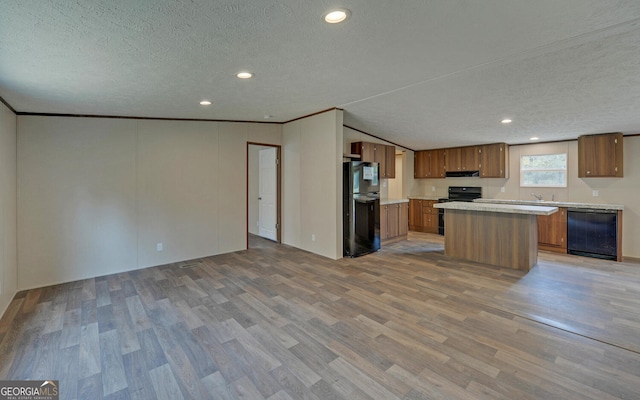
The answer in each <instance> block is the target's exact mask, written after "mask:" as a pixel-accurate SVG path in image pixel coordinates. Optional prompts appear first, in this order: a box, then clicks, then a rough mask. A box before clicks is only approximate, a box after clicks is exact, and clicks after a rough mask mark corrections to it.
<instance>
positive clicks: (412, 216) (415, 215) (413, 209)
mask: <svg viewBox="0 0 640 400" xmlns="http://www.w3.org/2000/svg"><path fill="white" fill-rule="evenodd" d="M409 226H410V227H411V229H415V230H419V228H421V227H422V200H414V199H410V200H409Z"/></svg>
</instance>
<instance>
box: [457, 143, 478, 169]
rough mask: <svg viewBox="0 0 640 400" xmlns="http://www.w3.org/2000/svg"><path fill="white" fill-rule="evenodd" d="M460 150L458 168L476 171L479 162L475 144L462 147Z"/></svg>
mask: <svg viewBox="0 0 640 400" xmlns="http://www.w3.org/2000/svg"><path fill="white" fill-rule="evenodd" d="M460 152H461V157H460V159H461V161H460V169H461V170H462V171H477V170H478V164H479V162H478V148H477V146H466V147H462V148H461V151H460Z"/></svg>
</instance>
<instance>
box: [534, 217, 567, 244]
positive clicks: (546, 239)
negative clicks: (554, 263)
mask: <svg viewBox="0 0 640 400" xmlns="http://www.w3.org/2000/svg"><path fill="white" fill-rule="evenodd" d="M538 249H540V250H547V251H554V252H557V253H566V252H567V209H566V207H559V208H558V212H556V213H553V214H551V215H538Z"/></svg>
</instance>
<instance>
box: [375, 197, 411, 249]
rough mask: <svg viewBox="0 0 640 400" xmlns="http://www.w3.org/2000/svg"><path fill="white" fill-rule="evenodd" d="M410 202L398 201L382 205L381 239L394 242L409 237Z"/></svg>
mask: <svg viewBox="0 0 640 400" xmlns="http://www.w3.org/2000/svg"><path fill="white" fill-rule="evenodd" d="M408 224H409V204H408V203H396V204H386V205H383V206H380V240H381V241H382V242H387V243H389V242H394V241H398V240H403V239H406V238H407V231H408Z"/></svg>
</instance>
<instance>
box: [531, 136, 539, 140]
mask: <svg viewBox="0 0 640 400" xmlns="http://www.w3.org/2000/svg"><path fill="white" fill-rule="evenodd" d="M539 139H540V138H539V137H537V136H534V137H532V138H529V140H539Z"/></svg>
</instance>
